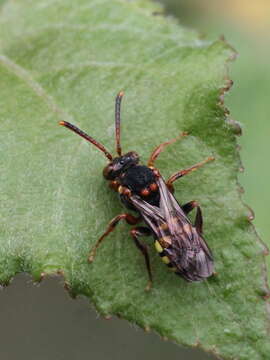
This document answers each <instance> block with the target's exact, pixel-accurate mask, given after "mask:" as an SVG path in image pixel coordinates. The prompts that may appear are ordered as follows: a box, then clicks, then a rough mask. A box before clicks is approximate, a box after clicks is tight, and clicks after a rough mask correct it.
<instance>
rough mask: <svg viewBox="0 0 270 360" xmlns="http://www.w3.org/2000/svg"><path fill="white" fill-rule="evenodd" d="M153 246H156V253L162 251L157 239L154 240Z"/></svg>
mask: <svg viewBox="0 0 270 360" xmlns="http://www.w3.org/2000/svg"><path fill="white" fill-rule="evenodd" d="M155 248H156V250H157V252H158V253H161V252H162V251H163V249H162V247H161V245H160V243H159V242H158V241H157V240H156V241H155Z"/></svg>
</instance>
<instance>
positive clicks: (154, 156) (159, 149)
mask: <svg viewBox="0 0 270 360" xmlns="http://www.w3.org/2000/svg"><path fill="white" fill-rule="evenodd" d="M184 136H187V132H182V133H181V134H180V135H179V136H177V137H176V138H174V139H171V140H169V141H166V142H164V143H162V144H160V145H159V146H157V147H156V148H155V149H154V151H153V152H152V154H151V156H150V158H149V160H148V166H149V167H152V166H154V162H155V160H156V159H157V157H158V156H159V154H160V153H161V152H162V151H163V150H164V148H165V147H166V146H167V145H170V144H173V143H174V142H176V141H177V140H180V139H182V138H183V137H184Z"/></svg>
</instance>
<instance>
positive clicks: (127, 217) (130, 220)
mask: <svg viewBox="0 0 270 360" xmlns="http://www.w3.org/2000/svg"><path fill="white" fill-rule="evenodd" d="M120 220H125V221H126V222H127V223H128V224H130V225H136V224H137V223H138V222H139V221H141V217H135V216H133V215H131V214H121V215H117V216H116V217H115V218H113V219H112V220H111V221H110V223H109V225H108V227H107V230H106V231H105V232H104V234H103V235H102V236H101V237H100V238H99V239H98V241H97V242H96V244H95V245H94V247H93V248H92V250H91V251H90V253H89V256H88V262H89V263H91V262H92V261H94V258H95V255H96V251H97V248H98V247H99V245H100V244H101V243H102V241H103V240H104V239H105V237H106V236H107V235H109V234H110V233H111V232H112V231H113V230H114V229H115V227H116V225H117V224H118V223H119V221H120Z"/></svg>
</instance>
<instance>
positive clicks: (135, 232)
mask: <svg viewBox="0 0 270 360" xmlns="http://www.w3.org/2000/svg"><path fill="white" fill-rule="evenodd" d="M130 234H131V236H132V238H133V240H134V242H135V245H136V246H137V248H138V249H139V250H140V251H141V253H142V255H143V256H144V260H145V265H146V269H147V272H148V278H149V280H148V284H147V286H146V288H145V290H147V291H148V290H150V289H151V287H152V283H153V278H152V272H151V265H150V259H149V254H148V250H147V246H146V245H145V244H143V243H141V242H140V240H139V239H138V237H139V236H150V235H151V234H152V233H151V230H150V229H148V228H147V227H143V226H140V227H136V228H134V229H132V230H130Z"/></svg>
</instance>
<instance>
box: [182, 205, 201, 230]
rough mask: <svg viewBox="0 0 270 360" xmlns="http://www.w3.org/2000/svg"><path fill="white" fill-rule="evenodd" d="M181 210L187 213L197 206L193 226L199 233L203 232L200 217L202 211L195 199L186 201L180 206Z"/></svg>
mask: <svg viewBox="0 0 270 360" xmlns="http://www.w3.org/2000/svg"><path fill="white" fill-rule="evenodd" d="M181 208H182V210H183V211H184V212H185V213H186V214H188V213H189V212H190V211H191V210H193V209H195V208H197V212H196V217H195V228H196V230H197V231H198V233H199V234H202V233H203V217H202V211H201V208H200V206H199V204H198V203H197V201H190V202H188V203H186V204H185V205H183V206H181Z"/></svg>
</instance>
